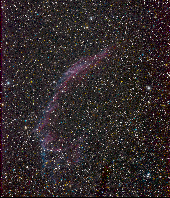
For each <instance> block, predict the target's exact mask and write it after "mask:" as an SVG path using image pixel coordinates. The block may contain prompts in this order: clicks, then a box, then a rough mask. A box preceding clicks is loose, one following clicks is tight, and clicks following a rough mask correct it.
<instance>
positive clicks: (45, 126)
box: [35, 46, 113, 169]
mask: <svg viewBox="0 0 170 198" xmlns="http://www.w3.org/2000/svg"><path fill="white" fill-rule="evenodd" d="M112 49H113V46H110V47H107V48H106V49H104V50H103V51H102V52H100V53H98V54H97V55H94V56H89V57H85V58H81V59H80V60H79V61H78V62H76V63H75V64H73V65H72V66H71V67H70V68H69V69H68V70H67V71H66V72H65V73H64V74H63V76H62V77H61V79H60V80H59V81H58V83H57V85H56V87H55V93H54V95H53V97H52V98H51V100H50V102H49V103H48V105H47V108H46V109H45V111H44V113H43V116H42V118H41V119H40V121H39V124H38V125H37V127H36V129H35V131H36V133H37V134H38V136H39V137H40V139H41V146H42V159H43V162H44V165H43V167H44V168H46V167H50V168H52V169H53V168H56V167H57V166H58V165H62V164H63V165H66V164H72V165H74V164H76V163H78V162H80V161H81V160H82V159H83V155H82V148H83V147H82V142H83V139H82V138H81V137H77V138H76V139H73V138H72V137H71V135H68V134H67V135H61V134H65V133H64V129H63V128H62V126H60V124H59V121H58V118H59V115H60V112H62V110H61V108H62V106H60V103H61V102H62V101H61V97H63V96H64V94H65V93H67V92H69V91H70V90H71V89H72V88H73V86H72V85H73V82H74V85H76V86H77V85H78V84H79V83H80V82H81V79H82V78H83V77H84V76H85V75H86V74H89V73H90V72H91V71H92V70H93V69H95V68H99V66H100V65H102V64H101V62H102V60H103V59H104V58H106V57H108V56H109V55H110V53H111V50H112ZM96 72H97V71H96ZM53 112H55V119H54V118H53V119H54V121H55V122H56V123H58V124H57V125H56V126H57V128H59V129H58V130H60V131H58V130H57V129H56V128H55V129H54V128H51V125H50V119H51V118H50V116H51V114H52V113H53ZM51 156H53V157H51Z"/></svg>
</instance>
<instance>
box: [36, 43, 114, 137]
mask: <svg viewBox="0 0 170 198" xmlns="http://www.w3.org/2000/svg"><path fill="white" fill-rule="evenodd" d="M113 48H114V47H113V46H110V47H107V48H106V49H104V50H103V51H102V52H100V53H98V54H97V55H94V56H89V57H85V58H82V59H80V60H79V61H78V62H76V63H75V64H73V65H72V66H71V67H70V68H69V69H68V70H67V71H66V72H65V73H64V74H63V76H62V77H61V79H60V80H59V81H58V83H57V86H56V90H57V91H56V93H55V94H54V96H53V97H52V99H51V101H50V102H49V104H48V106H47V108H46V110H45V111H44V115H43V116H42V119H41V120H40V122H39V124H38V126H37V127H36V129H35V131H36V132H38V133H40V134H41V132H42V130H43V128H44V127H45V126H46V125H47V124H48V123H49V116H50V114H51V112H53V111H54V110H55V109H56V108H58V107H59V104H58V101H57V100H59V99H60V97H61V96H62V94H64V93H65V92H67V91H68V89H69V88H70V87H69V83H71V81H72V80H73V79H76V80H77V83H79V82H80V80H81V78H83V76H84V75H85V74H87V73H89V72H90V71H91V70H93V69H94V68H95V67H98V66H99V65H100V62H101V61H102V60H103V59H104V58H106V57H108V56H109V55H110V54H111V51H112V49H113Z"/></svg>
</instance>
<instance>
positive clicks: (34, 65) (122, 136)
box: [2, 0, 170, 196]
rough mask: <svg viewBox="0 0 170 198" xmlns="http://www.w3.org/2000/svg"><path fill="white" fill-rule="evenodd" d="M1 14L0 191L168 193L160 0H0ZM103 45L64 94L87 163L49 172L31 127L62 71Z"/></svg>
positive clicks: (164, 31) (164, 5)
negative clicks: (97, 67)
mask: <svg viewBox="0 0 170 198" xmlns="http://www.w3.org/2000/svg"><path fill="white" fill-rule="evenodd" d="M2 11H3V20H2V25H3V27H2V37H3V65H2V71H3V73H2V80H3V81H2V87H3V103H2V106H3V119H2V126H3V128H2V129H3V134H2V135H3V139H2V143H3V152H2V162H3V170H2V178H3V183H2V190H3V192H2V195H3V196H50V195H51V196H52V195H53V194H54V195H55V196H57V195H59V196H106V195H108V196H109V195H111V196H167V195H168V179H167V175H168V161H167V156H168V130H169V129H168V127H169V123H168V122H169V119H168V107H169V101H168V100H169V98H168V97H169V96H168V94H169V81H168V78H169V75H170V74H169V71H168V66H169V65H168V32H169V29H168V26H167V24H169V19H168V14H169V7H168V2H167V1H148V2H147V1H145V2H144V1H116V0H113V1H37V2H36V1H7V0H6V1H5V2H4V3H3V8H2ZM110 45H115V46H116V48H115V52H114V53H112V55H111V56H110V57H109V59H106V60H104V62H103V63H102V66H103V68H104V69H103V70H102V71H100V73H98V74H97V73H95V72H94V73H93V76H92V74H88V77H87V79H86V83H85V86H84V87H81V88H79V89H78V90H77V91H76V89H72V90H71V91H70V92H69V93H67V94H68V95H67V103H66V105H68V106H69V109H70V114H71V115H75V117H74V116H72V118H71V120H70V121H69V122H68V123H67V129H68V131H67V132H68V133H69V127H70V130H75V128H76V133H78V135H77V136H76V133H75V134H74V135H75V137H78V136H80V134H81V135H82V137H83V138H84V139H86V143H87V145H88V146H86V147H85V150H86V160H87V163H85V162H84V165H82V164H81V165H79V164H77V166H76V165H75V166H74V167H72V168H71V169H70V170H64V169H63V170H62V171H61V172H60V173H57V174H59V175H57V176H54V175H53V174H52V173H51V170H44V169H43V167H42V164H43V160H42V156H41V146H40V141H39V139H38V137H36V136H35V135H34V134H32V131H33V129H34V128H35V127H36V125H37V122H38V121H39V118H40V116H41V115H42V112H43V110H44V108H45V107H46V105H47V103H48V102H49V100H50V97H52V95H53V94H54V87H55V85H56V82H57V81H58V80H59V79H60V77H61V76H62V73H63V72H65V71H66V70H67V68H69V67H70V66H71V65H72V64H73V63H75V62H77V61H78V60H79V59H80V58H82V57H85V56H90V55H95V54H97V53H98V52H100V51H101V49H104V48H106V47H107V46H110ZM81 99H82V100H81ZM63 100H64V96H63ZM73 101H74V102H75V103H74V102H73ZM80 104H81V105H83V107H84V108H83V109H81V108H80V106H81V105H80ZM63 105H64V104H63ZM65 108H66V107H65ZM96 109H98V110H97V111H96ZM75 112H76V113H77V115H80V117H79V116H76V113H75ZM82 117H84V121H82ZM75 118H76V119H77V120H76V119H75ZM78 122H79V123H80V124H79V125H78V126H79V128H77V123H78ZM83 127H84V128H85V130H84V131H83V132H82V128H83ZM84 144H85V143H84ZM65 173H66V174H67V175H68V178H66V180H64V177H65ZM53 176H54V177H60V178H61V179H62V178H63V181H62V182H61V183H60V184H58V186H55V184H54V183H53V182H52V177H53ZM71 177H72V179H70V178H71ZM73 178H74V179H73ZM70 180H72V183H71V185H70V184H69V181H70ZM73 181H74V182H73Z"/></svg>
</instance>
